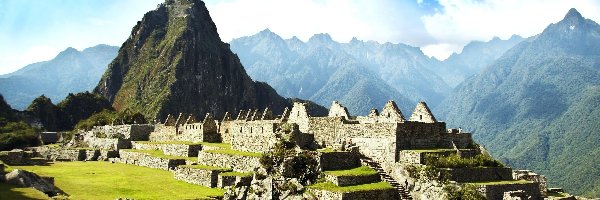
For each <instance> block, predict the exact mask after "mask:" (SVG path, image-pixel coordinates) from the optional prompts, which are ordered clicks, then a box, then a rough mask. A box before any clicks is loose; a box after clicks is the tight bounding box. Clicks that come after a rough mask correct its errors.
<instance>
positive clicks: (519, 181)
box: [469, 180, 533, 185]
mask: <svg viewBox="0 0 600 200" xmlns="http://www.w3.org/2000/svg"><path fill="white" fill-rule="evenodd" d="M469 183H470V184H474V185H507V184H527V183H533V182H531V181H526V180H508V181H486V182H469Z"/></svg>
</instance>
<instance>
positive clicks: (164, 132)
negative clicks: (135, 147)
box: [149, 124, 177, 141]
mask: <svg viewBox="0 0 600 200" xmlns="http://www.w3.org/2000/svg"><path fill="white" fill-rule="evenodd" d="M176 132H177V129H176V127H175V126H165V125H163V124H157V125H156V126H155V127H154V131H153V132H152V133H150V136H149V139H150V141H173V140H174V138H175V136H176Z"/></svg>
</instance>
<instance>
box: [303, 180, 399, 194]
mask: <svg viewBox="0 0 600 200" xmlns="http://www.w3.org/2000/svg"><path fill="white" fill-rule="evenodd" d="M308 188H312V189H317V190H327V191H332V192H358V191H368V190H385V189H394V187H392V186H391V185H390V184H389V183H388V182H385V181H383V182H377V183H369V184H362V185H353V186H344V187H340V186H337V185H335V184H333V183H332V182H323V183H317V184H314V185H309V186H308Z"/></svg>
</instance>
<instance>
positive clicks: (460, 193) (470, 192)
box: [444, 184, 485, 200]
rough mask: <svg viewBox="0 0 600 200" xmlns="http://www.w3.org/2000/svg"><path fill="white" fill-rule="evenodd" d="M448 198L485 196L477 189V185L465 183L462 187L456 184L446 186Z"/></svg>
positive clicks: (477, 199) (471, 199)
mask: <svg viewBox="0 0 600 200" xmlns="http://www.w3.org/2000/svg"><path fill="white" fill-rule="evenodd" d="M444 191H445V192H446V194H447V195H448V196H447V199H448V200H485V196H483V194H481V193H480V192H479V191H477V187H476V186H474V185H471V184H466V185H463V186H462V187H459V186H456V185H446V186H444Z"/></svg>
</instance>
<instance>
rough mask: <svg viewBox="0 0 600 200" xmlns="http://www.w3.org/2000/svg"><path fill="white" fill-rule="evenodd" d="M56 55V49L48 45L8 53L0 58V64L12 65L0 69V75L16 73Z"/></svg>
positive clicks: (57, 50)
mask: <svg viewBox="0 0 600 200" xmlns="http://www.w3.org/2000/svg"><path fill="white" fill-rule="evenodd" d="M58 53H59V49H58V48H56V47H53V46H48V45H37V46H32V47H29V48H28V49H26V50H25V51H23V52H9V54H8V55H4V56H2V57H0V63H11V64H12V65H10V66H4V67H0V74H6V73H10V72H13V71H16V70H17V69H19V68H21V67H24V66H26V65H28V64H32V63H36V62H41V61H47V60H50V59H52V58H54V57H55V56H56V55H57V54H58Z"/></svg>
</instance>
